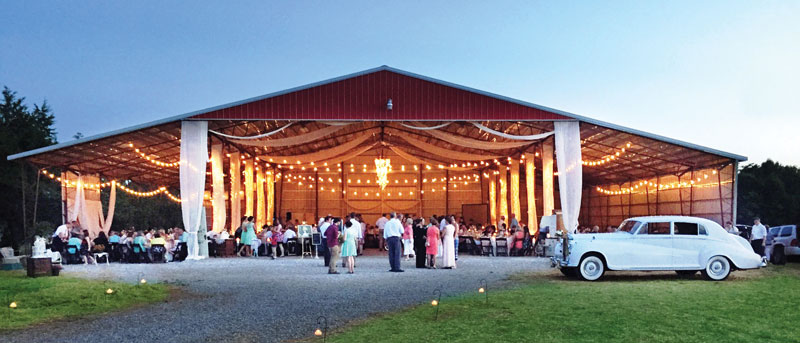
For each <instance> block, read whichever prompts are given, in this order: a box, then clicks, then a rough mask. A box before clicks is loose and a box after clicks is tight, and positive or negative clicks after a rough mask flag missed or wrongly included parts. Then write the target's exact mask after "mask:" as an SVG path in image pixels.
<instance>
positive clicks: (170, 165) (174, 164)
mask: <svg viewBox="0 0 800 343" xmlns="http://www.w3.org/2000/svg"><path fill="white" fill-rule="evenodd" d="M128 147H130V148H131V149H133V151H134V152H135V153H136V154H138V155H139V157H141V158H143V159H145V160H147V161H148V162H150V163H152V164H155V165H157V166H159V167H165V168H175V167H179V166H180V165H181V161H175V162H164V161H160V160H158V159H156V158H155V157H151V156H148V155H147V154H145V153H143V152H142V151H141V150H140V149H139V148H137V147H136V146H134V145H133V143H128Z"/></svg>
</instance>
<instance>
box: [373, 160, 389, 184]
mask: <svg viewBox="0 0 800 343" xmlns="http://www.w3.org/2000/svg"><path fill="white" fill-rule="evenodd" d="M390 171H392V162H391V160H389V159H388V158H376V159H375V174H377V175H378V180H377V181H376V183H377V184H379V185H381V190H383V189H384V188H386V185H388V184H389V172H390Z"/></svg>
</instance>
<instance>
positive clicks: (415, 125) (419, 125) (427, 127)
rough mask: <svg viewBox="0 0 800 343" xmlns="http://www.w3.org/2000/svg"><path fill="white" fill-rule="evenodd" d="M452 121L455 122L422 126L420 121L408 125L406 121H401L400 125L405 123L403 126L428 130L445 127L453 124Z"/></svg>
mask: <svg viewBox="0 0 800 343" xmlns="http://www.w3.org/2000/svg"><path fill="white" fill-rule="evenodd" d="M452 123H453V122H447V123H444V124H439V125H435V126H422V125H421V124H420V123H417V122H413V123H412V124H414V125H408V124H406V123H400V125H403V126H405V127H407V128H409V129H414V130H423V131H427V130H437V129H441V128H443V127H445V126H447V125H450V124H452Z"/></svg>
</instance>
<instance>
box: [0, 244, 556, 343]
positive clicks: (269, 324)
mask: <svg viewBox="0 0 800 343" xmlns="http://www.w3.org/2000/svg"><path fill="white" fill-rule="evenodd" d="M458 263H459V268H458V269H454V270H427V269H416V268H414V262H413V260H412V261H408V262H403V267H404V268H405V270H406V272H405V273H389V272H388V271H387V270H388V269H389V263H388V260H387V258H386V256H385V254H383V256H380V255H378V256H363V257H359V258H358V260H357V262H356V273H355V274H353V275H348V274H346V273H343V274H339V275H328V274H327V273H326V272H327V269H326V268H324V267H323V266H322V259H318V260H315V259H308V258H306V259H299V258H295V257H290V258H282V259H278V260H274V261H273V260H270V259H267V258H259V259H252V258H227V259H219V258H215V259H206V260H202V261H194V262H182V263H168V264H111V265H110V266H106V265H100V266H66V268H65V269H64V271H63V272H62V273H63V274H64V275H69V276H78V277H86V278H96V279H112V280H121V281H125V282H136V279H137V277H138V275H139V273H141V272H143V273H144V275H145V278H146V279H147V280H148V282H170V283H175V284H178V285H181V286H182V287H183V289H185V290H186V291H187V292H188V293H189V294H191V296H187V297H179V299H178V300H176V301H170V302H167V303H162V304H155V305H152V306H147V307H144V308H139V309H134V310H130V311H126V312H122V313H117V314H113V315H111V316H102V317H93V318H89V319H82V320H77V321H73V322H69V323H59V324H58V325H57V326H58V329H54V328H50V327H48V326H45V325H42V326H37V327H35V328H34V329H30V330H22V331H13V332H10V333H7V334H5V335H4V336H3V335H0V341H2V342H115V343H117V342H134V341H135V342H154V341H162V342H198V341H217V342H219V341H226V342H227V341H233V342H256V341H258V342H279V341H284V340H289V339H299V338H303V337H308V336H309V335H311V334H312V332H313V330H314V328H315V327H316V319H317V316H319V315H321V314H324V315H325V316H327V317H328V321H329V325H330V327H331V328H336V327H340V326H342V325H345V324H346V323H347V322H349V321H352V320H358V319H364V318H366V317H368V316H370V315H372V314H376V313H383V312H387V311H392V310H397V309H401V308H404V307H407V306H410V305H415V304H419V303H423V302H427V301H429V300H430V299H431V297H432V295H431V292H432V291H433V289H434V288H436V287H439V286H442V296H449V295H456V294H459V293H464V292H473V291H475V289H477V287H478V280H480V279H482V278H485V279H487V280H488V281H489V283H490V286H491V287H500V286H502V285H507V282H504V281H503V280H505V278H506V277H507V276H509V275H510V274H514V273H517V272H523V271H535V270H542V269H547V268H549V261H548V260H545V259H541V258H530V257H513V258H509V257H495V258H491V257H478V256H461V257H460V259H459V261H458ZM339 271H340V272H342V269H340V270H339Z"/></svg>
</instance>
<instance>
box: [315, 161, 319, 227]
mask: <svg viewBox="0 0 800 343" xmlns="http://www.w3.org/2000/svg"><path fill="white" fill-rule="evenodd" d="M314 220H315V221H316V220H319V172H317V171H314Z"/></svg>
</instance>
